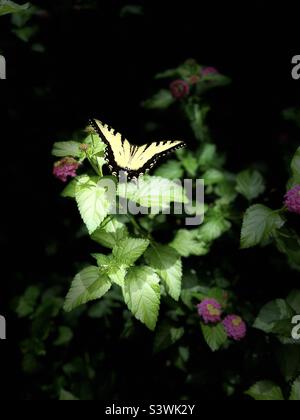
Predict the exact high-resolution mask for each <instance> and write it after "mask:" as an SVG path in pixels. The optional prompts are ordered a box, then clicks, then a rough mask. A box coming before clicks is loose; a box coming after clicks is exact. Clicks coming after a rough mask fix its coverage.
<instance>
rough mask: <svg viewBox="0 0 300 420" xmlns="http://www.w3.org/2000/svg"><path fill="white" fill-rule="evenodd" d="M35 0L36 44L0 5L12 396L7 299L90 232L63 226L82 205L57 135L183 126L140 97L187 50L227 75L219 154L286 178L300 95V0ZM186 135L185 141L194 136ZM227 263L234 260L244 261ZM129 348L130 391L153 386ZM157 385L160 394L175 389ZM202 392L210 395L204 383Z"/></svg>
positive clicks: (14, 366)
mask: <svg viewBox="0 0 300 420" xmlns="http://www.w3.org/2000/svg"><path fill="white" fill-rule="evenodd" d="M32 3H34V4H39V5H40V6H41V7H42V8H44V9H45V10H47V15H46V16H44V17H39V18H36V19H37V20H38V22H39V26H40V31H39V35H38V37H39V41H40V42H41V43H43V44H44V45H45V47H46V52H45V53H43V54H38V53H34V52H32V51H30V49H29V48H28V45H27V44H24V43H22V42H21V41H19V40H18V39H16V38H15V37H14V36H13V35H12V34H11V33H10V20H9V18H6V17H5V18H2V17H1V28H0V40H1V41H0V47H1V48H2V50H3V51H4V53H5V56H6V59H7V81H1V83H0V95H1V108H2V111H1V115H0V122H1V172H2V188H1V203H2V206H1V208H2V210H3V212H4V213H3V215H2V218H1V220H2V227H1V249H2V252H1V253H2V257H3V259H2V261H3V262H2V270H1V271H2V275H1V284H2V285H1V294H0V303H1V306H0V313H2V314H4V315H6V317H7V320H8V340H7V341H6V342H1V343H0V348H1V350H2V349H3V350H8V353H7V358H6V359H5V358H4V357H2V361H4V366H6V367H7V368H8V370H9V381H8V385H6V391H8V394H9V395H10V396H11V395H12V394H14V395H15V396H20V395H22V391H21V389H22V388H23V387H24V385H25V386H26V382H25V383H23V382H24V378H21V375H20V371H19V358H20V355H19V348H18V345H19V344H18V343H19V340H20V338H21V337H22V327H21V325H20V324H19V321H17V319H16V317H15V316H14V315H13V313H12V312H11V310H10V305H11V301H12V300H13V298H14V296H15V295H16V294H20V293H22V291H23V290H24V289H25V287H26V285H27V284H28V283H30V282H34V281H35V279H36V280H38V281H41V280H42V279H43V278H45V281H48V282H50V281H51V277H52V276H54V274H53V273H62V274H64V275H71V274H72V264H73V261H79V262H80V261H84V260H85V259H86V258H87V255H88V252H89V245H88V242H87V247H86V249H82V248H79V246H78V245H77V244H76V241H74V240H73V238H72V237H71V236H70V231H72V229H74V230H75V229H77V226H78V224H79V223H80V218H79V216H78V215H77V213H76V209H75V208H74V206H73V205H72V203H68V202H65V201H63V200H61V199H60V198H59V192H60V190H61V185H60V184H59V183H58V182H57V181H56V180H55V179H53V177H52V174H51V171H52V164H53V160H52V159H51V156H50V152H51V146H52V144H53V142H54V141H57V140H64V139H66V140H68V139H70V138H71V135H72V132H74V131H75V130H77V129H81V128H83V127H84V126H85V124H86V123H87V120H88V118H89V117H91V116H96V117H98V118H101V119H103V120H104V121H107V122H109V123H110V124H111V125H113V126H114V127H116V128H117V129H118V130H120V131H122V132H124V134H126V135H127V136H128V138H130V139H133V140H136V142H139V141H143V140H145V136H146V134H145V130H144V126H145V122H146V121H148V120H151V118H152V120H155V119H159V120H160V121H161V122H163V125H162V129H161V131H160V132H157V135H158V136H161V135H162V134H166V133H167V134H168V135H169V137H172V136H173V135H176V136H178V135H186V132H185V126H184V125H183V124H182V123H181V122H177V120H174V119H171V118H170V119H168V117H167V116H160V115H157V114H152V113H151V112H150V113H149V111H148V112H147V111H145V110H143V109H142V107H141V106H140V104H141V102H142V101H143V100H144V99H146V98H147V97H149V96H150V95H151V94H153V93H154V92H155V91H156V90H157V88H158V87H159V86H160V83H159V82H155V81H154V79H153V76H154V75H155V74H156V73H157V72H159V71H162V70H165V69H167V68H172V67H176V66H177V65H179V64H180V63H181V62H183V61H185V60H186V59H187V58H190V57H193V58H195V59H196V60H197V61H199V62H200V63H201V64H205V65H211V66H215V67H216V68H218V69H219V70H220V72H222V73H224V74H225V75H228V76H230V77H231V78H232V79H233V84H232V85H231V86H230V87H226V88H222V89H220V90H218V91H217V92H214V93H212V94H211V97H210V101H211V103H212V104H213V112H212V113H211V115H210V125H211V128H212V132H213V135H214V137H215V139H216V143H217V144H218V146H219V148H220V149H221V150H223V151H225V152H226V153H227V156H228V163H227V167H228V168H230V170H233V171H238V170H242V169H243V168H245V167H246V166H247V165H248V164H250V163H252V162H254V161H255V162H264V163H265V164H267V165H268V166H269V168H270V171H271V173H272V177H270V179H269V187H270V189H272V188H278V185H280V184H282V185H283V184H284V182H285V180H286V173H285V168H284V165H283V162H282V147H283V145H282V141H281V140H280V139H281V138H282V137H281V134H282V133H285V132H286V130H287V127H286V123H284V122H283V120H282V118H281V111H282V110H283V109H284V108H286V107H291V106H299V104H300V96H299V94H300V81H298V82H297V81H294V80H292V78H291V68H292V65H291V58H292V57H293V55H295V54H300V41H299V31H300V28H299V24H298V23H297V22H295V21H296V19H297V16H298V12H299V10H296V9H295V6H294V4H293V2H285V3H284V6H283V5H280V6H279V5H277V4H274V3H273V2H266V1H244V2H242V3H241V4H238V2H236V1H231V2H209V1H202V0H200V1H197V2H196V1H195V0H194V1H184V2H169V1H144V2H136V3H138V4H143V5H144V15H143V16H127V17H124V18H120V10H121V7H122V6H123V5H124V4H126V3H128V2H122V1H108V0H107V1H99V2H95V3H96V9H93V10H85V9H82V8H81V7H80V6H81V3H80V2H72V1H66V0H64V1H50V0H49V1H43V2H40V3H38V2H35V1H32ZM132 3H134V1H132ZM196 5H197V6H196ZM290 135H291V138H292V140H291V143H290V144H287V145H285V147H287V148H289V147H290V148H291V151H292V150H293V149H294V147H295V146H296V145H297V139H296V137H295V135H294V134H293V133H291V134H290ZM293 136H294V137H293ZM147 140H148V138H147ZM186 140H187V142H188V143H189V144H190V147H191V148H192V147H193V140H192V136H191V139H189V138H187V139H186ZM275 201H276V198H275ZM277 204H278V203H277ZM53 248H54V249H55V252H53V251H52V250H53ZM237 264H239V266H240V269H242V265H243V262H242V261H239V262H238V263H237ZM257 264H262V265H261V277H262V278H263V277H265V276H267V275H268V274H267V273H265V272H264V261H259V260H258V261H257ZM70 267H71V268H70ZM237 268H238V266H237ZM248 275H249V277H250V276H251V272H250V273H248ZM272 281H273V283H274V286H273V292H272V293H273V294H274V296H276V297H277V296H278V294H279V293H284V286H282V283H280V284H279V283H278V282H277V281H276V279H275V278H274V277H273V279H272ZM259 282H260V279H259V278H257V276H256V278H255V280H254V285H253V290H247V291H245V293H246V294H247V293H248V297H249V296H251V297H252V298H253V297H254V296H255V293H261V294H262V295H263V294H264V293H265V294H267V290H264V289H262V290H261V289H259V290H257V288H256V289H255V287H256V286H255V285H258V284H260V283H259ZM268 297H269V298H270V297H271V296H270V293H269V296H268ZM112 340H113V338H112ZM125 351H127V353H126V355H127V357H128V358H129V359H128V363H129V364H130V357H132V360H137V358H138V357H140V360H141V363H142V359H143V360H144V362H147V363H148V367H147V369H146V370H145V373H144V375H143V377H141V375H139V374H138V369H139V364H137V368H136V369H137V371H136V372H134V373H133V374H131V379H129V372H127V371H126V368H124V375H125V376H126V378H127V380H128V381H129V384H128V383H125V387H128V389H131V392H132V393H133V394H134V392H135V393H137V394H138V393H139V389H140V388H139V387H140V383H141V382H143V380H144V381H147V380H149V387H150V386H152V389H153V385H155V386H156V391H155V392H154V394H153V395H154V396H156V397H157V396H161V397H163V396H164V395H163V386H166V384H169V382H168V381H167V380H166V383H165V384H164V383H163V384H158V382H157V378H156V379H155V374H154V375H153V377H152V378H150V376H151V371H152V369H153V366H151V363H149V359H147V357H148V356H147V353H146V349H143V345H142V344H141V349H140V351H138V349H134V350H133V349H130V348H128V349H127V350H126V349H125ZM142 354H143V356H142ZM219 363H220V364H219V365H218V363H217V364H216V369H217V368H218V366H219V367H220V366H221V365H222V361H221V360H220V361H219ZM237 363H238V362H237ZM3 369H4V368H3ZM2 371H3V370H2ZM156 373H157V372H156ZM149 375H150V376H149ZM177 379H178V378H177ZM169 380H170V381H171V380H172V378H169ZM125 382H126V381H125ZM179 382H180V381H179ZM175 384H176V381H175ZM165 392H166V394H167V395H168V396H169V397H170V396H171V394H172V388H171V389H168V390H167V391H165ZM207 394H208V398H209V395H211V394H210V392H209V388H208V391H207ZM138 395H140V396H141V397H144V395H142V394H138ZM123 396H124V397H128V396H129V391H124V394H123Z"/></svg>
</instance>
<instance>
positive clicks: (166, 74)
mask: <svg viewBox="0 0 300 420" xmlns="http://www.w3.org/2000/svg"><path fill="white" fill-rule="evenodd" d="M177 77H179V71H178V69H169V70H166V71H163V72H161V73H158V74H157V75H156V76H155V79H175V78H177Z"/></svg>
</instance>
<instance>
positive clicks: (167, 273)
mask: <svg viewBox="0 0 300 420" xmlns="http://www.w3.org/2000/svg"><path fill="white" fill-rule="evenodd" d="M145 258H146V261H147V263H148V264H149V265H150V266H151V267H153V268H154V269H155V271H156V273H157V274H158V275H159V277H160V278H161V279H162V280H163V282H164V284H165V286H166V290H167V292H168V294H169V295H170V296H171V297H172V298H173V299H174V300H176V301H178V300H179V297H180V292H181V281H182V262H181V258H180V256H179V254H178V253H177V252H176V251H175V250H174V249H173V248H171V247H169V246H166V245H155V247H151V248H149V249H148V251H147V253H146V254H145Z"/></svg>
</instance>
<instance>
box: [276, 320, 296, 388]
mask: <svg viewBox="0 0 300 420" xmlns="http://www.w3.org/2000/svg"><path fill="white" fill-rule="evenodd" d="M290 331H291V324H290ZM276 356H277V361H278V364H279V366H280V370H281V373H282V375H283V376H284V378H285V380H286V381H291V380H292V379H293V378H295V377H296V375H297V374H299V369H300V352H299V347H298V346H295V345H293V344H292V345H285V346H280V347H279V349H278V352H277V355H276Z"/></svg>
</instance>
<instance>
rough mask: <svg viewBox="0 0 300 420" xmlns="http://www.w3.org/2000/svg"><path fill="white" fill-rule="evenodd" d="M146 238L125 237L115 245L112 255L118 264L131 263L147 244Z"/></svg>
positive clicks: (144, 249) (129, 264)
mask: <svg viewBox="0 0 300 420" xmlns="http://www.w3.org/2000/svg"><path fill="white" fill-rule="evenodd" d="M149 243H150V242H149V241H148V239H135V238H126V239H124V240H122V241H120V242H119V243H118V244H116V245H115V247H114V249H113V256H114V258H115V259H116V261H118V263H119V264H123V265H125V266H127V267H129V266H131V265H133V264H134V263H135V262H136V261H137V260H138V259H139V258H140V257H141V256H142V255H143V254H144V252H145V251H146V249H147V248H148V246H149Z"/></svg>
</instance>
